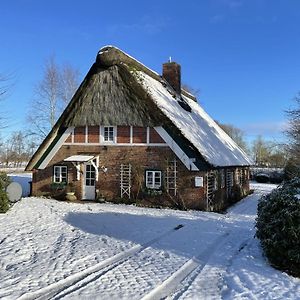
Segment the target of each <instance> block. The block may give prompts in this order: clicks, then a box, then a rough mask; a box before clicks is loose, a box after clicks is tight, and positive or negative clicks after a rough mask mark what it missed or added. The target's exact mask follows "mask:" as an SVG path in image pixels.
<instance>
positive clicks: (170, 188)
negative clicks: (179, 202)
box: [166, 158, 178, 196]
mask: <svg viewBox="0 0 300 300" xmlns="http://www.w3.org/2000/svg"><path fill="white" fill-rule="evenodd" d="M177 173H178V171H177V160H176V158H175V159H173V160H167V169H166V188H167V192H168V194H169V195H170V196H177V177H178V176H177Z"/></svg>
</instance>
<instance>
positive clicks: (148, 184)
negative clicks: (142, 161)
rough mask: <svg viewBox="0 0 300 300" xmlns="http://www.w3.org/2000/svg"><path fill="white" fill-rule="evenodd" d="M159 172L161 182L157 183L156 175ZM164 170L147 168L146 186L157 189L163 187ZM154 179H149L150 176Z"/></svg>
mask: <svg viewBox="0 0 300 300" xmlns="http://www.w3.org/2000/svg"><path fill="white" fill-rule="evenodd" d="M157 174H159V184H156V183H155V178H156V177H155V175H157ZM161 174H162V172H161V171H157V170H147V171H146V178H145V183H146V188H148V189H155V190H159V189H161V187H162V176H161ZM149 177H150V178H151V179H152V182H149V181H148V178H149Z"/></svg>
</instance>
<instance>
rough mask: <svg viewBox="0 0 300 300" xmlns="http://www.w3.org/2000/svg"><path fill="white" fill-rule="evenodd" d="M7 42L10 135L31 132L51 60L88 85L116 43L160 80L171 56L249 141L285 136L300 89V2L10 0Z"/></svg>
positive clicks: (215, 112)
mask: <svg viewBox="0 0 300 300" xmlns="http://www.w3.org/2000/svg"><path fill="white" fill-rule="evenodd" d="M0 36H1V46H0V73H4V74H12V77H13V82H14V85H13V87H12V88H11V91H10V95H9V97H8V98H7V99H6V101H5V103H4V104H3V105H2V108H3V109H4V110H5V111H6V112H8V116H9V118H10V119H9V123H10V127H9V128H8V129H7V130H6V133H7V132H8V131H12V130H17V129H23V128H24V127H25V126H26V118H25V115H26V111H27V110H28V105H29V103H30V99H31V98H32V96H33V89H34V85H35V84H36V83H37V82H38V81H39V80H40V79H41V76H42V67H43V65H44V62H45V60H46V59H47V58H48V57H49V56H51V55H53V54H54V55H55V57H56V60H57V62H58V63H70V64H72V65H73V66H74V67H76V68H78V69H79V70H80V73H81V79H82V78H83V77H84V76H85V74H86V73H87V71H88V69H89V68H90V66H91V65H92V63H93V62H94V60H95V57H96V54H97V51H98V50H99V49H100V48H101V47H102V46H104V45H108V44H109V45H111V44H112V45H115V46H117V47H119V48H121V49H122V50H124V51H126V52H127V53H129V54H130V55H132V56H134V57H135V58H137V59H138V60H140V61H141V62H143V63H144V64H145V65H147V66H148V67H150V68H151V69H154V70H156V71H157V72H159V73H161V64H162V63H163V62H166V61H167V60H168V58H169V56H171V57H172V60H174V61H176V62H178V63H180V64H181V67H182V81H183V82H184V83H187V84H188V85H190V86H191V87H193V88H194V89H197V90H200V94H199V101H200V103H201V104H202V106H203V107H204V108H205V109H206V111H207V112H208V113H209V114H210V115H211V116H212V117H213V118H214V119H216V120H218V121H220V122H223V123H231V124H233V125H235V126H237V127H239V128H241V129H242V130H244V132H245V134H246V136H247V138H248V139H253V138H255V137H256V136H257V135H258V134H262V135H263V136H265V137H266V138H268V139H279V140H280V139H282V134H281V133H280V132H281V130H282V128H283V126H284V123H285V122H286V118H285V113H284V110H286V109H288V108H290V107H291V106H293V100H292V99H293V98H294V97H295V96H296V94H297V93H298V91H300V55H299V53H300V39H299V36H300V1H298V0H248V1H246V0H206V1H204V0H203V1H202V0H199V1H197V0H194V1H190V0H186V1H175V0H173V1H161V0H160V1H156V0H152V1H116V0H115V1H96V0H85V1H77V0H73V1H69V0H67V1H64V0H60V1H58V0H51V1H48V0H45V1H38V0H19V1H16V0H10V1H3V2H2V3H1V18H0ZM2 136H3V133H2Z"/></svg>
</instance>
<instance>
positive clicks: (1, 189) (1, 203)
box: [0, 172, 11, 213]
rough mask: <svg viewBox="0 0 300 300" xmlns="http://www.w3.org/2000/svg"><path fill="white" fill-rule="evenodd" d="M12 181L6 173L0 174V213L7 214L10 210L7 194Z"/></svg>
mask: <svg viewBox="0 0 300 300" xmlns="http://www.w3.org/2000/svg"><path fill="white" fill-rule="evenodd" d="M10 182H11V180H10V178H9V177H8V176H7V174H6V173H4V172H0V213H6V212H7V211H8V209H9V199H8V196H7V193H6V192H5V189H6V187H7V186H8V185H9V184H10Z"/></svg>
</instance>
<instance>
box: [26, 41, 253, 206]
mask: <svg viewBox="0 0 300 300" xmlns="http://www.w3.org/2000/svg"><path fill="white" fill-rule="evenodd" d="M249 165H250V160H249V159H248V157H247V155H246V154H245V153H244V152H243V151H242V150H241V149H240V148H239V147H238V146H237V145H236V144H235V143H234V142H233V140H232V139H231V138H230V137H229V136H228V135H227V134H226V133H225V132H224V131H223V130H222V129H221V128H220V127H219V126H218V125H217V124H216V122H214V120H213V119H212V118H211V117H210V116H208V114H207V113H206V112H205V111H204V110H203V109H202V108H201V107H200V105H199V104H198V103H197V100H196V98H195V97H194V96H193V95H191V94H190V93H188V92H187V91H185V90H183V89H182V88H181V69H180V65H178V64H177V63H175V62H168V63H165V64H163V71H162V75H159V74H157V73H156V72H154V71H152V70H150V69H149V68H147V67H146V66H144V65H143V64H141V63H140V62H138V61H137V60H135V59H134V58H132V57H130V56H129V55H127V54H126V53H124V52H122V51H121V50H119V49H117V48H115V47H112V46H108V47H104V48H102V49H101V50H100V52H99V53H98V55H97V58H96V61H95V63H94V64H93V65H92V67H91V69H90V70H89V72H88V74H87V75H86V77H85V79H84V80H83V82H82V83H81V85H80V87H79V88H78V90H77V92H76V93H75V95H74V97H73V98H72V100H71V101H70V103H69V105H68V106H67V108H66V109H65V111H64V112H63V114H62V115H61V117H60V118H59V120H58V121H57V123H56V124H55V126H54V127H53V129H52V130H51V132H50V133H49V135H48V136H47V137H46V139H45V140H44V141H43V143H42V144H41V146H40V147H39V148H38V150H37V151H36V153H35V154H34V156H33V157H32V159H31V160H30V162H29V164H28V166H27V170H31V171H32V172H33V181H32V194H33V195H48V196H52V197H62V195H64V194H65V193H66V192H67V191H72V192H75V195H76V197H77V199H82V200H85V199H86V200H96V201H97V200H98V201H103V200H106V201H112V202H117V203H119V202H129V203H133V202H136V203H137V204H139V205H151V206H171V207H177V208H182V209H185V208H188V209H200V210H209V211H217V210H222V209H224V208H225V207H226V206H228V205H230V203H232V202H233V201H237V200H239V199H240V198H242V197H243V196H244V195H246V194H247V193H248V191H249Z"/></svg>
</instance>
